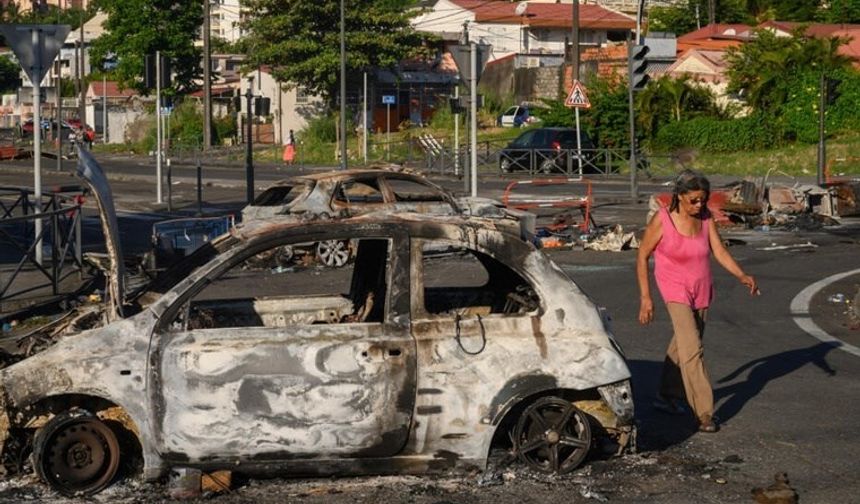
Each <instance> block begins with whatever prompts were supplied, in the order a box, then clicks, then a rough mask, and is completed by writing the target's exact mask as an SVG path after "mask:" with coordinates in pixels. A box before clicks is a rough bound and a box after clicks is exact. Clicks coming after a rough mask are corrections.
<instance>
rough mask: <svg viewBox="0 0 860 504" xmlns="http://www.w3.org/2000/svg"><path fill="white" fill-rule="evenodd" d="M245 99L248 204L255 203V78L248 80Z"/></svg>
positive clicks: (246, 196) (246, 190) (246, 189)
mask: <svg viewBox="0 0 860 504" xmlns="http://www.w3.org/2000/svg"><path fill="white" fill-rule="evenodd" d="M245 99H246V100H247V101H246V104H247V107H248V113H247V115H246V116H245V117H246V118H247V119H246V120H247V123H248V124H247V126H248V130H247V131H248V133H247V134H246V135H245V199H246V200H247V202H248V204H249V205H250V204H251V203H253V202H254V150H253V149H254V137H253V134H254V132H253V124H254V120H253V116H252V115H251V114H253V113H254V111H253V108H254V103H253V100H254V77H253V76H251V77H249V78H248V91H247V92H246V93H245Z"/></svg>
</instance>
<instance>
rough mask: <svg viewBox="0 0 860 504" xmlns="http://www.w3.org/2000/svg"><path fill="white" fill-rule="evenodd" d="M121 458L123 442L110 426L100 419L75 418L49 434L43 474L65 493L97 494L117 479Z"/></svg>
mask: <svg viewBox="0 0 860 504" xmlns="http://www.w3.org/2000/svg"><path fill="white" fill-rule="evenodd" d="M46 428H48V426H46ZM119 457H120V454H119V443H118V442H117V438H116V435H115V434H114V433H113V431H112V430H111V429H110V428H109V427H108V426H107V425H105V424H104V423H102V422H101V421H99V420H98V419H96V418H83V419H75V420H72V421H70V422H67V423H61V424H59V425H57V426H56V427H55V428H54V430H53V432H50V433H48V437H47V440H46V442H45V444H44V446H43V447H42V456H41V473H42V475H43V476H44V478H45V479H46V482H47V483H48V484H49V485H50V486H51V487H53V488H54V489H55V490H57V491H59V492H61V493H64V494H74V493H95V492H98V491H99V490H101V489H103V488H105V487H106V486H108V485H109V484H110V482H111V481H112V480H113V477H114V476H115V475H116V472H117V468H118V467H119Z"/></svg>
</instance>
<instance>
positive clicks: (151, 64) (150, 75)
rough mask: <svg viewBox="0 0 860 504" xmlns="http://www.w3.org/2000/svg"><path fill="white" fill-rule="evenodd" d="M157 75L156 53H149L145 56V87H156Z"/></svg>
mask: <svg viewBox="0 0 860 504" xmlns="http://www.w3.org/2000/svg"><path fill="white" fill-rule="evenodd" d="M155 75H156V74H155V55H154V54H147V55H146V56H144V57H143V87H145V88H147V89H152V88H154V87H155Z"/></svg>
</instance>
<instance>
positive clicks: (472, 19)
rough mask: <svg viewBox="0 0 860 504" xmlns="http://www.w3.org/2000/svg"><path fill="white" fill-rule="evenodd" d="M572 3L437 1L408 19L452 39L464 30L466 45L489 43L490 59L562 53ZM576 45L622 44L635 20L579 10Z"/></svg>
mask: <svg viewBox="0 0 860 504" xmlns="http://www.w3.org/2000/svg"><path fill="white" fill-rule="evenodd" d="M572 20H573V13H572V8H571V4H570V3H567V4H562V3H547V2H519V3H516V2H507V1H487V0H438V1H437V2H436V3H435V4H434V5H433V7H432V8H431V9H430V11H429V12H427V13H425V14H422V15H420V16H418V17H416V18H415V19H413V21H412V25H413V27H414V28H415V29H416V30H418V31H422V32H429V33H434V34H437V35H439V36H441V37H442V39H443V40H447V41H456V40H458V39H459V38H460V37H461V34H462V33H463V31H464V29H466V30H467V31H468V34H469V38H470V40H471V41H474V42H479V43H483V44H490V45H492V53H491V55H490V61H492V60H495V59H500V58H504V57H506V56H509V55H511V54H555V55H563V54H564V53H565V47H566V45H568V44H569V41H570V36H571V28H572V25H573V22H572ZM579 20H580V21H579V42H580V45H581V46H601V45H603V44H605V43H606V42H608V41H622V40H625V38H626V36H627V34H628V33H629V32H630V30H631V29H633V28H635V26H636V20H635V19H634V18H633V17H631V16H628V15H626V14H622V13H621V12H617V11H613V10H611V9H607V8H605V7H601V6H599V5H595V4H581V5H580V6H579Z"/></svg>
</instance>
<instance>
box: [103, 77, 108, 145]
mask: <svg viewBox="0 0 860 504" xmlns="http://www.w3.org/2000/svg"><path fill="white" fill-rule="evenodd" d="M107 115H108V114H107V73H106V72H105V71H104V70H102V143H108V128H107Z"/></svg>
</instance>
